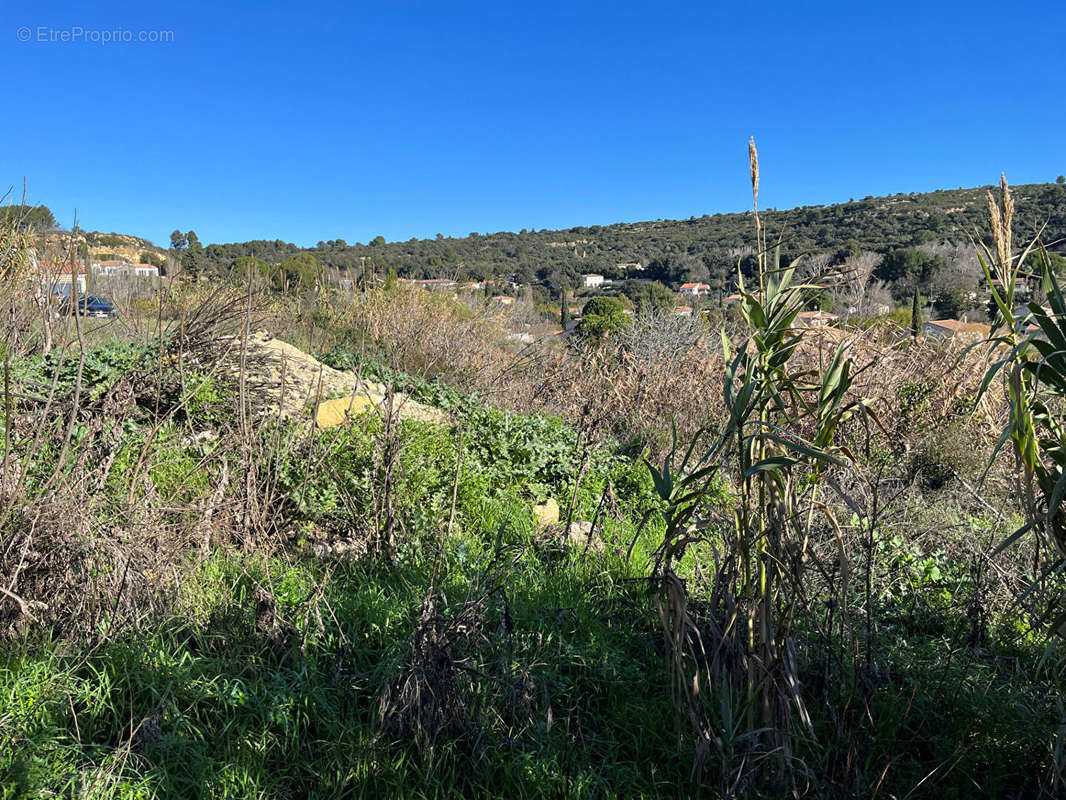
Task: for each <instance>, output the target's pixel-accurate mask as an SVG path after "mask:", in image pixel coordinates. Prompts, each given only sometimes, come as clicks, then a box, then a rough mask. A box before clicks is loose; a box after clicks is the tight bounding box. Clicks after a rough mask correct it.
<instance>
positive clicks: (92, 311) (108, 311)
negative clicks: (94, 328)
mask: <svg viewBox="0 0 1066 800" xmlns="http://www.w3.org/2000/svg"><path fill="white" fill-rule="evenodd" d="M70 310H71V303H70V298H67V299H66V300H65V301H64V302H63V306H62V308H61V311H62V312H63V313H64V314H69V313H70ZM78 313H79V314H80V315H81V316H83V317H117V316H118V309H116V308H115V307H114V306H113V305H111V304H110V303H109V302H107V301H106V300H105V299H104V298H102V297H100V296H99V295H95V294H90V295H87V296H85V297H79V298H78Z"/></svg>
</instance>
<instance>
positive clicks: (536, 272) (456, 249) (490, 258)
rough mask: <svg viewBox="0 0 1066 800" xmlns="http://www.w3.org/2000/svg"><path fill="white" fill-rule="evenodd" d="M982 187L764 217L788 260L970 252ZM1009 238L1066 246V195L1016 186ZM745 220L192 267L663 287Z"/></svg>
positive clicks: (215, 251)
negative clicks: (929, 249) (637, 279)
mask: <svg viewBox="0 0 1066 800" xmlns="http://www.w3.org/2000/svg"><path fill="white" fill-rule="evenodd" d="M987 188H989V187H977V188H972V189H953V190H940V191H935V192H930V193H926V194H896V195H890V196H887V197H865V198H862V199H859V200H854V201H850V202H847V203H839V204H836V205H829V206H802V207H800V208H793V209H788V210H776V209H770V210H768V211H766V212H764V214H763V221H764V223H765V225H766V227H767V229H768V231H769V232H770V235H771V238H772V239H776V238H777V237H780V238H781V239H782V241H783V251H784V255H785V256H787V257H795V256H798V255H802V254H804V253H828V254H831V255H832V256H833V257H840V258H841V259H842V258H843V257H844V255H846V254H847V253H849V252H851V253H855V252H858V251H860V250H867V251H876V252H881V253H888V252H890V251H892V250H895V249H899V248H906V247H912V246H916V245H932V244H937V243H945V242H949V243H954V244H967V243H969V242H970V240H971V239H972V238H976V237H978V236H980V235H983V234H981V233H980V232H981V231H983V229H984V228H985V217H986V213H987V212H986V199H985V192H986V190H987ZM1015 198H1016V203H1017V208H1018V213H1017V217H1016V224H1015V229H1016V230H1015V235H1016V236H1018V237H1020V238H1023V239H1024V238H1027V237H1030V236H1032V235H1033V234H1035V232H1036V231H1037V230H1038V229H1039V228H1040V227H1041V226H1046V227H1045V228H1044V230H1043V239H1044V241H1045V242H1048V243H1049V244H1050V243H1054V242H1057V241H1059V240H1060V239H1063V238H1064V237H1066V185H1063V184H1055V183H1046V184H1029V185H1024V186H1018V187H1015ZM752 231H753V226H752V223H751V218H750V213H743V214H714V215H704V216H702V217H692V218H689V219H687V220H656V221H653V222H635V223H618V224H615V225H593V226H589V227H575V228H569V229H566V230H554V231H549V230H541V231H534V230H525V229H523V230H522V231H520V232H518V233H511V232H501V233H491V234H477V233H472V234H470V235H469V236H467V237H463V238H453V237H445V236H441V235H438V236H437V237H436V238H433V239H410V240H408V241H405V242H386V241H385V240H384V239H383V238H382V237H378V238H376V239H375V240H374V241H372V242H370V243H368V244H362V243H355V244H348V243H347V242H345V241H344V240H343V239H336V240H330V241H321V242H319V243H318V244H317V245H316V246H315V247H312V248H306V249H305V248H300V247H298V246H296V245H294V244H289V243H286V242H283V241H280V240H277V241H252V242H240V243H232V244H208V245H205V246H204V248H203V254H202V255H203V258H202V260H201V263H200V264H199V266H200V267H201V268H202V269H205V270H208V271H219V272H225V271H228V270H229V269H230V267H231V266H232V264H233V262H234V261H235V260H236V259H237V258H240V257H243V256H248V255H252V254H254V255H255V256H256V257H258V258H261V259H263V260H265V261H266V262H268V263H275V264H276V263H279V262H281V261H282V260H284V259H285V258H287V257H289V256H292V255H295V254H298V253H309V254H311V255H313V256H314V257H315V259H317V261H318V263H319V264H320V265H322V266H323V267H327V268H339V269H351V270H358V271H361V270H362V268H363V263H364V260H369V262H370V263H371V264H372V268H373V269H374V270H375V271H378V272H383V271H387V270H395V271H396V272H397V273H398V274H399V275H400V276H401V277H412V278H431V277H443V276H447V277H455V278H470V279H484V278H490V277H495V276H500V275H510V274H515V275H517V276H518V278H519V280H520V281H522V282H533V281H536V280H552V279H555V280H562V281H565V282H568V283H574V282H575V281H576V278H577V276H578V275H579V274H581V273H587V272H599V273H603V274H604V275H606V276H607V277H611V278H620V277H623V275H624V273H625V272H626V269H625V268H623V267H620V266H619V265H623V264H639V265H640V266H642V267H645V268H646V269H645V270H644V276H645V277H656V278H659V279H662V280H666V281H679V280H684V279H688V278H697V279H710V280H711V281H712V283H713V282H714V278H715V276H724V275H730V274H732V272H733V271H734V270H735V267H736V263H737V258H738V257H739V256H743V255H744V254H745V253H746V252H748V251H749V250H750V248H751V247H752V245H753V239H752Z"/></svg>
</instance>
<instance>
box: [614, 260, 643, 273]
mask: <svg viewBox="0 0 1066 800" xmlns="http://www.w3.org/2000/svg"><path fill="white" fill-rule="evenodd" d="M615 269H620V270H622V271H624V272H643V271H644V265H643V264H641V263H640V262H639V261H626V262H625V263H623V264H615Z"/></svg>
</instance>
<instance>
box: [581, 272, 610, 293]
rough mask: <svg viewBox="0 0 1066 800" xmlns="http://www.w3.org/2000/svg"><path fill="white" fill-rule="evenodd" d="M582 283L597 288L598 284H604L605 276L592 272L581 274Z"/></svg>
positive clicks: (588, 287)
mask: <svg viewBox="0 0 1066 800" xmlns="http://www.w3.org/2000/svg"><path fill="white" fill-rule="evenodd" d="M581 283H582V285H583V286H584V287H585V288H586V289H595V288H596V287H597V286H603V284H604V278H603V276H602V275H596V274H595V273H590V274H588V275H582V276H581Z"/></svg>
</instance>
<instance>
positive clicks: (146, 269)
mask: <svg viewBox="0 0 1066 800" xmlns="http://www.w3.org/2000/svg"><path fill="white" fill-rule="evenodd" d="M132 270H133V277H135V278H158V277H159V267H157V266H156V265H155V264H134V265H133V267H132Z"/></svg>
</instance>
